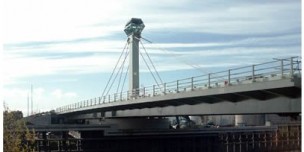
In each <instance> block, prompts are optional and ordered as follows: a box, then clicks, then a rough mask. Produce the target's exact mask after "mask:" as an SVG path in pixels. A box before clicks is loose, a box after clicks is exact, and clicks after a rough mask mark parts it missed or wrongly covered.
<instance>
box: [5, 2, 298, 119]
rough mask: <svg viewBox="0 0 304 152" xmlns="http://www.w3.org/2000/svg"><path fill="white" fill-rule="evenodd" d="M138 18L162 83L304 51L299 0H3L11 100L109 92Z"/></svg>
mask: <svg viewBox="0 0 304 152" xmlns="http://www.w3.org/2000/svg"><path fill="white" fill-rule="evenodd" d="M132 17H137V18H142V20H143V22H144V23H145V25H146V27H145V29H144V30H143V33H142V36H143V37H144V38H147V39H149V40H151V41H152V42H153V44H149V43H147V42H144V41H143V43H144V45H145V47H146V48H147V51H148V52H149V54H150V56H151V58H152V60H153V61H154V64H155V66H156V68H157V69H158V71H159V72H160V76H161V78H162V79H163V81H173V80H177V79H181V78H186V77H191V76H196V75H202V74H206V73H208V72H216V71H221V70H224V69H228V68H233V67H239V66H244V65H250V64H254V63H260V62H265V61H270V60H272V58H285V57H291V56H300V55H301V1H299V0H292V1H290V0H268V1H266V2H265V1H262V0H257V1H249V0H235V1H224V0H216V1H214V0H212V1H211V0H204V1H196V0H180V1H176V0H174V1H173V0H167V1H160V0H155V1H145V2H143V1H140V0H129V1H123V0H118V1H102V0H76V1H75V0H43V1H41V0H24V1H18V0H4V36H3V40H4V45H3V52H2V63H3V65H7V66H4V68H3V71H2V72H3V78H2V79H3V80H2V81H3V84H4V85H3V97H4V100H5V102H6V104H7V105H8V106H9V108H10V109H13V110H22V111H23V112H24V113H25V114H26V113H27V112H26V109H27V108H26V107H27V94H28V93H29V92H30V85H31V84H33V85H34V111H36V112H38V111H39V110H40V111H47V110H51V109H55V108H56V107H59V106H63V105H66V104H70V103H74V102H78V101H81V100H85V99H89V98H93V97H97V96H100V95H101V94H102V91H103V89H104V88H105V86H106V82H107V81H108V79H109V77H110V74H111V72H112V69H113V68H114V66H115V63H116V61H117V60H118V57H119V55H120V53H121V51H122V50H123V47H124V45H125V43H126V39H127V36H126V35H125V33H124V32H123V29H124V25H125V24H126V22H127V21H128V20H129V19H130V18H132ZM159 48H162V49H159ZM164 50H166V51H164ZM190 65H191V66H190ZM193 66H194V67H198V68H193ZM140 71H141V74H140V76H141V86H148V85H151V84H154V81H153V78H152V77H151V76H150V74H149V72H148V70H147V68H146V67H145V65H144V63H143V62H141V70H140ZM113 91H114V90H113ZM37 109H39V110H37Z"/></svg>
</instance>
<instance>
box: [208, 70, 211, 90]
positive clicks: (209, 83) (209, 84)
mask: <svg viewBox="0 0 304 152" xmlns="http://www.w3.org/2000/svg"><path fill="white" fill-rule="evenodd" d="M210 78H211V73H209V74H208V88H211V81H210Z"/></svg>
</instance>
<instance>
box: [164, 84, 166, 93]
mask: <svg viewBox="0 0 304 152" xmlns="http://www.w3.org/2000/svg"><path fill="white" fill-rule="evenodd" d="M166 90H167V85H166V83H164V94H166V93H167V91H166Z"/></svg>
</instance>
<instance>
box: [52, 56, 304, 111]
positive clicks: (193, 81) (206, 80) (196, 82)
mask: <svg viewBox="0 0 304 152" xmlns="http://www.w3.org/2000/svg"><path fill="white" fill-rule="evenodd" d="M295 58H298V59H300V57H290V58H286V59H278V60H276V61H271V62H266V63H261V64H255V65H251V66H244V67H239V68H234V69H228V70H225V71H220V72H215V73H209V74H205V75H200V76H195V77H190V78H184V79H179V80H176V81H171V82H167V83H164V84H161V85H160V86H158V85H151V86H147V87H143V88H138V89H135V90H131V91H124V92H117V93H114V94H111V95H108V96H103V97H96V98H91V99H89V100H83V101H80V102H77V103H73V104H70V105H66V106H63V107H59V108H57V109H56V112H58V113H60V112H69V111H73V110H77V109H82V108H86V107H91V106H98V105H102V104H107V103H112V102H127V101H131V100H135V99H138V98H150V97H154V96H164V95H167V94H172V93H180V92H185V91H195V90H197V89H210V88H213V87H227V86H231V85H239V84H247V83H254V82H257V81H270V79H269V78H271V77H276V78H279V79H283V78H291V79H292V78H293V77H294V75H295V74H301V67H300V66H301V64H300V63H301V60H300V61H299V62H295V61H294V59H295ZM296 67H297V68H298V69H295V68H296ZM296 71H298V72H299V73H296ZM219 79H220V80H219ZM260 79H261V80H260Z"/></svg>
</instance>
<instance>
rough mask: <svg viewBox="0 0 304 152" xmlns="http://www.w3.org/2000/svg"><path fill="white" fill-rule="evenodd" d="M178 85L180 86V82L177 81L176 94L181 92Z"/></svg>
mask: <svg viewBox="0 0 304 152" xmlns="http://www.w3.org/2000/svg"><path fill="white" fill-rule="evenodd" d="M178 84H179V81H178V80H177V81H176V93H178V92H179V91H178V90H179V88H178Z"/></svg>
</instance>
